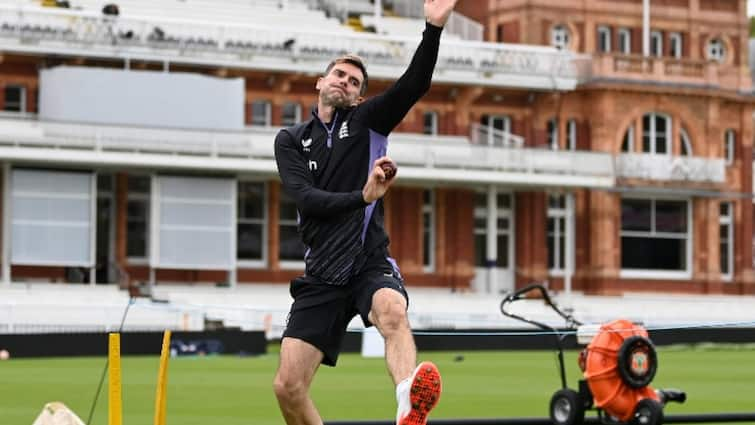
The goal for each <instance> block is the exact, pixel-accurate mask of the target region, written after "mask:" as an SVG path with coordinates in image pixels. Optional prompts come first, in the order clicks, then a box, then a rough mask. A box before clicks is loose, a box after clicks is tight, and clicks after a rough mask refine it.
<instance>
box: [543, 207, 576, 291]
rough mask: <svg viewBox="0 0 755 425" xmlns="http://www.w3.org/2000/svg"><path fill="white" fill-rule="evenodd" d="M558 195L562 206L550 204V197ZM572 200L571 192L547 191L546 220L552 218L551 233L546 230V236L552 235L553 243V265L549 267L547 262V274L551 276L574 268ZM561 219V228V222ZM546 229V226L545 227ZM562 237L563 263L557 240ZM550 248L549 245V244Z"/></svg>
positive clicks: (560, 274)
mask: <svg viewBox="0 0 755 425" xmlns="http://www.w3.org/2000/svg"><path fill="white" fill-rule="evenodd" d="M552 197H558V198H560V199H561V201H562V202H563V207H559V206H552V204H551V198H552ZM573 205H574V202H573V197H572V195H571V194H564V193H549V194H548V211H547V220H548V221H551V220H553V222H554V225H553V229H554V230H553V234H551V233H550V232H548V231H547V230H546V234H547V235H548V236H552V237H553V240H554V245H553V251H554V252H553V259H554V265H553V267H551V265H550V264H548V274H549V275H551V276H559V277H560V276H565V275H566V274H567V272H570V271H572V270H573V269H574V266H573V264H574V242H573V241H574V214H573V212H572V211H573V210H574V206H573ZM562 221H563V228H562V226H561V222H562ZM546 229H547V227H546ZM561 238H563V240H564V251H565V252H564V253H563V257H564V264H560V263H561V257H562V255H561V245H560V244H559V243H558V241H559V240H560V239H561ZM548 249H549V250H550V249H551V247H550V246H549V247H548Z"/></svg>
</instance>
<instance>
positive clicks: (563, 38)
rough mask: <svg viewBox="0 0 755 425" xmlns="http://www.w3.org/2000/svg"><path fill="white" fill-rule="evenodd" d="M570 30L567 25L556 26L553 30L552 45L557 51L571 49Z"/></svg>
mask: <svg viewBox="0 0 755 425" xmlns="http://www.w3.org/2000/svg"><path fill="white" fill-rule="evenodd" d="M569 40H570V34H569V28H567V27H566V25H556V26H555V27H553V29H551V45H552V46H554V47H555V48H557V49H566V48H568V47H569Z"/></svg>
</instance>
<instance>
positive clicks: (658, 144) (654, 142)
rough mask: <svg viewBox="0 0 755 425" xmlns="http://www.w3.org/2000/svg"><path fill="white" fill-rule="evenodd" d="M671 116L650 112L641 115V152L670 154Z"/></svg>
mask: <svg viewBox="0 0 755 425" xmlns="http://www.w3.org/2000/svg"><path fill="white" fill-rule="evenodd" d="M670 141H671V117H669V116H668V115H664V114H659V113H655V112H651V113H648V114H645V115H644V116H643V117H642V152H644V153H655V154H664V155H669V154H671V149H670V143H669V142H670Z"/></svg>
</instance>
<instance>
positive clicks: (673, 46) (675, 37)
mask: <svg viewBox="0 0 755 425" xmlns="http://www.w3.org/2000/svg"><path fill="white" fill-rule="evenodd" d="M668 38H669V43H670V46H669V47H670V53H671V57H674V58H677V59H681V57H682V51H683V44H682V43H683V42H684V41H683V40H684V39H683V38H682V34H681V33H679V32H672V33H669V36H668Z"/></svg>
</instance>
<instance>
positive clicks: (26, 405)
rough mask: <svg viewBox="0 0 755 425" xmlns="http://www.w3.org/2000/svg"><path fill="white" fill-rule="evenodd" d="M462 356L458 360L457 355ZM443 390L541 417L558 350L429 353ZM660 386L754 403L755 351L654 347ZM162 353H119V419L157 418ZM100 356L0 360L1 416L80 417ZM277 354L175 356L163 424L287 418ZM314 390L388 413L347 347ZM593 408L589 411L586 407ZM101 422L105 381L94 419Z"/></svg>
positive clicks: (445, 408) (468, 411)
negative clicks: (50, 407) (276, 390)
mask: <svg viewBox="0 0 755 425" xmlns="http://www.w3.org/2000/svg"><path fill="white" fill-rule="evenodd" d="M458 355H463V356H464V360H463V361H455V358H456V357H457V356H458ZM576 355H577V354H576V352H568V353H567V359H566V362H567V367H568V371H567V379H568V381H569V386H570V387H575V386H576V382H577V379H578V375H577V366H576ZM420 358H421V359H428V360H432V361H434V362H436V363H437V364H438V366H439V368H440V370H441V372H442V374H443V383H444V392H443V396H442V398H441V402H440V404H439V405H438V408H437V409H436V410H435V412H434V413H433V417H434V418H462V417H470V418H479V417H487V418H491V417H525V416H530V417H532V416H546V415H547V410H548V407H547V406H548V402H549V400H550V397H551V395H552V394H553V392H554V391H555V390H557V389H558V388H559V380H558V375H557V367H556V356H555V354H554V353H553V352H548V351H526V352H522V351H513V352H427V353H420ZM659 360H660V364H659V370H658V374H657V375H656V378H655V380H654V381H653V384H652V385H653V386H654V387H656V388H681V389H683V390H685V391H686V392H687V396H688V401H687V403H686V404H684V405H670V406H669V407H668V408H667V409H666V411H667V413H669V414H674V413H677V414H690V413H715V412H752V411H755V349H751V348H742V347H728V348H720V347H718V348H715V349H694V350H693V349H690V348H689V347H687V348H685V349H669V348H663V349H660V350H659ZM158 362H159V357H157V356H154V357H152V356H131V357H129V356H126V357H124V358H123V359H122V369H123V370H122V379H123V404H124V413H123V418H124V424H126V425H137V424H138V425H148V424H151V423H152V421H153V414H154V413H153V412H154V397H155V383H156V377H157V368H158ZM104 363H105V358H104V357H84V358H52V359H11V360H10V361H4V362H0V424H2V425H30V424H31V423H32V422H33V420H34V419H35V417H36V416H37V415H38V414H39V412H40V411H41V409H42V407H43V406H44V404H45V403H46V402H48V401H55V400H57V401H62V402H64V403H65V404H66V405H68V406H69V407H70V408H71V409H73V410H74V411H75V412H76V413H77V414H78V415H79V416H80V417H81V418H82V419H83V420H85V421H86V419H87V416H88V414H89V409H90V406H91V403H92V399H93V397H94V393H95V391H96V389H97V383H98V381H99V378H100V374H101V373H102V369H103V367H104ZM276 367H277V354H275V353H272V354H268V355H264V356H259V357H236V356H211V357H195V358H173V359H171V360H170V365H169V373H168V406H167V409H168V413H167V422H168V424H172V425H200V424H201V425H206V424H223V425H241V424H244V425H252V424H255V425H268V424H269V425H272V424H281V423H283V421H282V419H281V417H280V415H279V413H278V410H277V404H276V402H275V399H274V397H273V394H272V389H271V382H272V378H273V374H274V373H275V369H276ZM313 397H314V399H315V402H316V403H317V405H318V407H319V409H320V412H321V413H322V415H323V417H324V418H325V419H326V420H345V419H391V418H392V417H393V416H394V414H395V413H394V412H395V410H394V409H395V400H394V395H393V387H392V385H391V383H390V380H389V379H388V377H387V374H386V372H385V366H384V363H383V360H382V359H363V358H361V357H360V356H359V355H344V356H342V357H341V359H340V360H339V365H338V367H336V368H327V367H323V368H321V369H320V372H319V373H318V376H317V378H316V379H315V383H314V386H313ZM592 414H594V413H590V412H589V413H588V415H592ZM105 424H107V381H106V382H105V385H104V386H103V391H102V392H101V394H100V397H99V402H98V405H97V409H96V411H95V414H94V417H93V420H92V423H91V424H90V425H105Z"/></svg>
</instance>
